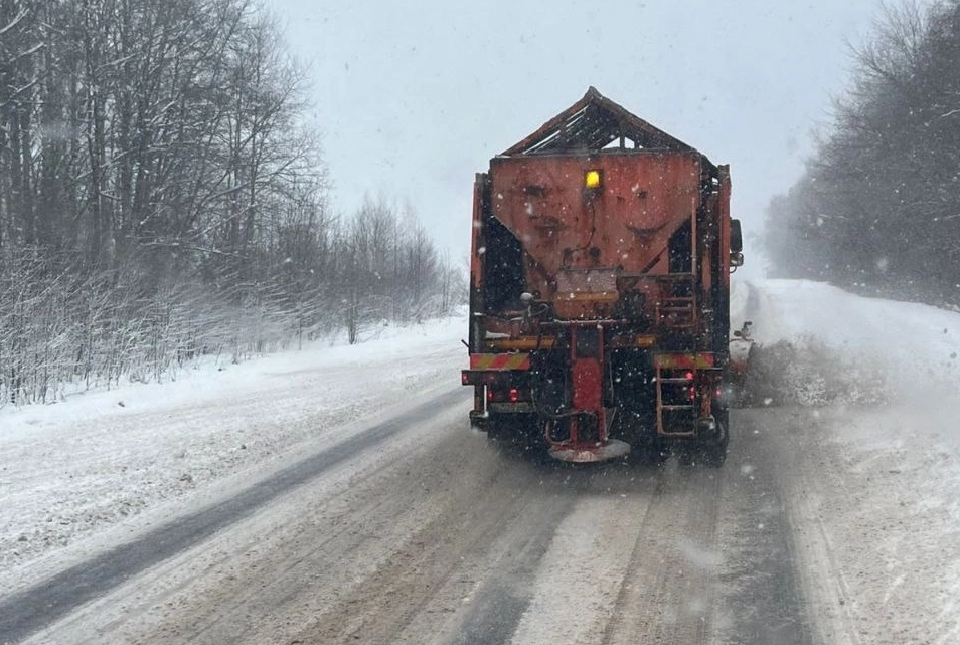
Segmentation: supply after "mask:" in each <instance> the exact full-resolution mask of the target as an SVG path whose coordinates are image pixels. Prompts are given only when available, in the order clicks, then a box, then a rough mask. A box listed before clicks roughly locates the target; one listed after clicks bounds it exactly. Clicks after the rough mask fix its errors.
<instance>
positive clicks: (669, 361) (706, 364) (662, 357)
mask: <svg viewBox="0 0 960 645" xmlns="http://www.w3.org/2000/svg"><path fill="white" fill-rule="evenodd" d="M654 361H655V362H656V366H657V367H659V368H660V369H662V370H707V369H710V368H712V367H713V354H712V353H709V352H698V353H688V354H657V355H656V356H655V357H654Z"/></svg>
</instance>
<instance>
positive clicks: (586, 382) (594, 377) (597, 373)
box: [572, 357, 603, 410]
mask: <svg viewBox="0 0 960 645" xmlns="http://www.w3.org/2000/svg"><path fill="white" fill-rule="evenodd" d="M572 376H573V409H574V410H600V408H601V407H602V403H603V369H602V367H601V365H600V361H599V360H598V359H596V358H576V357H575V358H574V359H573V366H572Z"/></svg>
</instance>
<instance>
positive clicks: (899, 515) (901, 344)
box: [0, 281, 960, 645]
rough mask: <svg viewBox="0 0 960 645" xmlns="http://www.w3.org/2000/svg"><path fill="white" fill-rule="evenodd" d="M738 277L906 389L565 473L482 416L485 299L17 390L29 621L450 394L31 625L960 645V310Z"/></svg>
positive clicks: (12, 550)
mask: <svg viewBox="0 0 960 645" xmlns="http://www.w3.org/2000/svg"><path fill="white" fill-rule="evenodd" d="M735 293H736V298H735V314H734V319H735V321H738V320H742V319H743V318H745V317H749V318H750V319H752V320H754V323H755V327H754V329H755V335H756V336H757V337H758V338H759V339H760V340H761V341H763V342H764V343H766V344H772V343H774V342H775V341H777V340H779V339H781V338H789V339H797V338H799V337H801V336H806V337H807V338H809V337H813V338H815V339H816V341H817V342H818V343H822V344H824V345H825V346H827V347H830V348H833V350H834V351H836V352H837V355H838V360H840V363H839V364H841V365H842V366H850V365H853V366H862V365H867V366H869V367H870V369H871V370H880V371H881V372H882V373H883V374H884V376H885V380H886V384H887V385H886V390H885V395H887V398H888V402H887V403H886V404H885V405H883V406H876V405H864V404H860V403H857V401H856V400H854V401H852V402H850V403H846V404H836V403H835V404H832V405H830V406H827V407H793V408H766V409H753V410H736V411H734V414H733V417H732V425H733V426H734V435H733V439H734V440H733V443H732V444H731V458H730V461H729V462H728V464H727V466H726V467H725V468H724V469H722V470H721V471H711V470H702V469H683V468H680V467H678V466H677V464H676V463H675V462H673V461H670V462H668V463H667V465H666V466H665V467H663V468H652V467H648V466H637V465H632V464H617V465H610V466H607V467H601V468H596V469H588V470H582V469H570V468H557V467H555V466H554V465H552V464H540V463H535V462H534V463H531V462H530V461H529V460H523V459H519V458H517V457H516V456H514V455H511V454H509V453H503V452H498V451H495V450H492V449H491V448H490V447H489V446H487V445H486V443H485V442H484V441H483V437H482V436H477V435H476V434H475V433H472V432H471V431H470V430H469V429H468V428H467V426H466V422H465V414H466V409H467V404H466V403H465V402H464V401H465V398H464V401H461V402H460V403H457V402H456V396H457V395H456V394H449V393H451V392H452V391H456V390H457V388H458V386H457V383H458V380H459V379H458V371H459V369H460V368H461V367H462V366H463V363H464V362H465V351H464V348H463V346H462V345H461V344H460V342H459V338H460V337H461V336H462V335H463V329H464V326H465V322H464V321H463V320H462V319H455V320H452V321H447V322H443V323H429V324H426V325H421V326H417V327H416V328H413V329H410V330H392V329H387V330H384V332H383V334H382V335H381V336H382V337H381V338H380V339H378V340H374V341H370V342H368V343H365V344H363V345H360V346H353V347H349V346H337V347H330V346H324V345H317V346H314V347H312V348H309V349H308V350H304V351H301V352H290V353H285V354H282V355H276V356H271V357H268V358H264V359H260V360H257V361H252V362H250V363H247V364H244V365H240V366H230V367H228V368H227V369H226V370H224V371H215V370H210V371H202V370H201V371H197V372H196V373H193V374H190V375H188V376H187V378H183V379H180V380H179V381H178V382H176V383H171V384H165V385H160V386H131V387H129V388H124V389H122V390H120V391H116V392H108V393H92V394H86V395H83V396H77V397H74V398H72V399H71V400H69V401H67V402H64V403H60V404H57V405H54V406H46V407H43V408H33V409H24V410H12V409H9V408H7V409H2V410H0V564H2V572H0V590H3V591H2V592H0V593H2V594H3V595H2V596H0V624H2V621H3V620H6V619H10V618H11V616H10V615H9V613H10V612H11V611H12V608H14V606H15V605H14V604H13V601H14V600H15V599H16V598H17V597H23V596H22V594H26V593H29V592H30V591H31V590H36V589H37V588H38V585H40V586H42V585H43V584H44V581H45V580H49V579H50V576H52V575H54V574H56V573H58V572H61V571H64V570H66V569H68V568H69V567H71V566H77V565H80V566H81V567H82V566H83V564H84V563H87V564H89V563H91V562H95V561H96V560H95V558H97V557H99V556H102V554H104V553H109V552H114V553H116V549H117V548H118V547H119V545H123V544H136V543H137V540H142V539H143V538H144V536H150V535H151V534H156V532H157V531H161V530H163V529H164V527H169V526H170V525H171V522H173V521H174V520H176V519H177V518H181V519H182V518H189V517H191V516H193V515H195V514H197V513H198V512H199V511H201V509H204V508H206V507H210V506H211V505H213V506H214V507H215V506H216V505H217V504H218V503H220V504H224V503H227V502H229V501H230V500H234V499H236V498H237V496H238V493H242V492H243V491H247V490H250V489H251V488H255V487H256V486H257V485H258V484H261V483H262V482H265V481H270V478H271V477H273V478H276V477H278V476H281V475H282V474H283V473H284V472H289V469H290V468H291V467H292V466H294V465H295V464H298V463H301V462H303V461H304V460H307V461H309V460H310V459H312V458H317V456H318V455H323V454H325V453H326V452H328V451H329V449H330V448H331V447H333V446H336V445H340V446H345V445H348V443H349V442H350V441H351V440H352V439H355V438H359V437H362V436H364V433H366V432H369V430H370V428H375V427H377V426H378V423H380V422H381V421H383V420H388V419H392V418H395V417H396V416H397V415H398V414H399V413H401V412H404V411H409V410H412V409H415V408H416V407H417V406H418V405H421V404H423V403H424V402H425V401H429V400H431V399H434V398H435V397H437V396H441V395H445V393H447V394H449V396H453V397H454V400H453V404H452V405H446V404H445V405H443V406H438V407H437V409H436V413H435V414H434V415H433V417H434V418H432V419H431V420H430V421H429V422H428V421H424V422H423V423H420V424H413V426H411V427H407V426H403V427H400V426H396V431H395V432H394V433H393V434H391V435H390V436H389V437H386V438H384V439H383V441H381V442H378V443H376V445H370V446H366V447H365V448H363V449H358V451H357V452H356V453H351V454H350V455H349V457H346V458H344V460H342V461H340V462H336V463H335V464H333V465H331V466H330V467H329V468H322V469H319V470H317V472H315V473H313V474H311V476H310V477H306V478H305V480H304V481H302V482H299V483H298V484H297V485H295V486H292V487H291V488H290V489H289V490H287V491H286V492H284V493H283V494H282V495H280V496H278V497H275V498H271V499H270V500H269V503H268V502H267V501H264V502H263V503H261V504H259V505H258V506H257V508H256V509H250V510H249V512H245V513H244V514H242V516H238V517H237V518H234V520H232V521H231V522H228V523H227V525H225V526H223V527H219V529H218V530H217V531H215V532H211V533H210V534H208V535H205V536H203V539H202V540H198V541H196V542H191V543H190V544H187V545H184V549H182V550H178V551H177V554H176V555H171V556H170V557H162V558H158V559H157V560H155V561H154V562H153V563H148V564H150V566H149V567H147V568H146V569H143V570H135V571H134V573H136V575H134V576H132V577H131V579H130V580H129V581H127V582H125V583H124V584H119V583H117V584H114V585H112V586H109V588H104V589H103V590H102V592H101V593H99V595H98V596H97V599H96V600H94V601H93V602H91V603H88V604H86V605H84V606H83V607H81V608H79V609H77V610H75V611H74V610H73V608H71V611H64V612H61V613H62V614H63V616H64V620H63V621H62V622H60V623H55V624H51V625H50V626H48V627H47V628H46V629H45V630H42V631H40V632H38V633H37V634H36V635H35V636H34V637H33V638H32V639H31V642H34V643H41V642H42V643H66V642H69V643H81V642H89V643H128V642H131V643H132V642H145V643H182V642H207V643H220V642H227V641H230V642H243V643H273V642H276V643H290V642H301V643H329V642H409V643H425V642H434V643H455V642H464V643H466V642H470V643H480V642H513V643H516V644H517V645H521V644H524V645H528V644H531V643H541V642H542V643H547V642H550V643H553V642H561V641H562V642H591V643H592V642H605V643H611V644H616V643H626V642H636V641H637V640H638V639H643V638H660V639H661V641H660V642H678V643H679V642H684V643H688V642H698V643H747V642H751V643H770V642H783V643H891V644H892V643H903V642H931V643H953V642H960V623H958V620H957V618H956V617H955V616H956V615H957V614H958V613H960V612H958V611H957V610H958V608H957V607H956V602H957V601H956V600H955V599H956V598H957V597H960V564H958V563H960V450H958V446H960V439H958V437H960V432H958V431H957V429H956V423H955V421H954V419H955V418H956V415H957V413H958V412H960V393H958V391H957V387H956V383H957V382H960V381H958V377H960V361H958V360H957V351H960V350H958V347H960V342H958V341H960V315H958V314H955V313H951V312H944V311H940V310H937V309H933V308H930V307H924V306H921V305H910V304H903V303H891V302H889V301H882V300H871V299H865V298H858V297H854V296H851V295H849V294H846V293H844V292H842V291H839V290H836V289H833V288H830V287H826V286H824V285H821V284H815V283H808V282H796V281H758V282H755V283H753V284H751V285H747V284H738V285H737V289H736V291H735ZM807 367H808V371H807V372H802V373H807V374H809V373H810V371H809V370H811V369H812V370H814V371H815V370H816V368H817V366H816V365H814V366H807ZM834 367H835V366H834ZM859 373H860V372H858V371H857V370H856V369H851V371H850V374H851V378H856V376H857V374H859ZM834 376H835V375H834ZM871 386H872V384H871ZM463 394H464V397H465V396H466V393H465V392H464V393H463ZM388 425H389V424H388ZM144 548H149V547H146V546H145V547H144ZM18 594H20V596H18ZM571 606H573V607H576V608H577V610H576V615H577V620H575V621H570V620H566V619H564V616H566V615H567V613H568V612H569V611H570V607H571ZM5 611H6V612H7V615H5V614H4V612H5ZM17 611H18V612H19V613H21V614H22V612H23V610H22V608H20V609H18V610H17ZM58 615H59V614H58ZM54 617H55V616H54V615H51V616H49V618H51V619H52V618H54ZM14 618H16V617H14ZM46 622H47V621H46V620H44V621H41V622H39V623H37V624H36V625H35V627H39V626H41V625H45V624H46ZM29 631H33V629H32V628H31V629H30V630H29ZM16 636H17V638H19V637H20V636H22V634H18V635H16ZM358 639H359V640H358ZM6 640H7V638H5V635H2V634H0V642H5V641H6Z"/></svg>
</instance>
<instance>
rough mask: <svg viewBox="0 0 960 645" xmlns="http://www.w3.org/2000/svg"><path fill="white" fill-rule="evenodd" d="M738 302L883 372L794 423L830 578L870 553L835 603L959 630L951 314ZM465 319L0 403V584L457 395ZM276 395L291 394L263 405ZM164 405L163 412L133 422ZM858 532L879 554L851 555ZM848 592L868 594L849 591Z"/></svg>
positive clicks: (786, 295) (54, 566) (956, 363)
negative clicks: (439, 397)
mask: <svg viewBox="0 0 960 645" xmlns="http://www.w3.org/2000/svg"><path fill="white" fill-rule="evenodd" d="M733 309H734V311H733V318H734V323H735V324H739V323H740V322H741V321H742V320H744V319H745V318H749V319H751V320H753V321H754V336H755V337H756V338H757V339H758V341H760V342H761V343H762V344H764V345H765V346H770V345H773V344H775V343H777V342H778V341H781V340H789V341H791V342H793V343H796V344H797V346H801V347H802V346H805V344H809V343H811V342H813V343H815V344H816V346H817V347H820V348H821V349H822V348H826V349H827V350H828V351H827V355H828V358H830V357H832V358H835V359H836V364H832V365H812V366H807V368H809V369H808V371H807V372H803V371H801V372H800V373H801V374H803V373H807V374H810V373H814V374H815V373H816V371H817V369H820V368H823V369H824V370H829V369H834V370H835V369H836V368H837V365H839V366H840V367H841V369H842V370H844V373H845V374H846V375H847V377H848V378H849V379H853V380H856V379H857V378H859V377H860V374H861V373H870V374H876V373H880V374H882V375H883V399H884V402H883V403H882V404H876V403H865V402H864V401H869V400H870V398H869V397H864V398H861V399H857V398H854V399H853V400H851V401H849V402H846V403H837V402H832V403H831V404H830V405H829V406H826V407H823V408H822V409H821V410H820V411H819V412H818V413H817V415H816V418H818V419H820V420H821V421H822V423H821V424H820V425H818V426H817V427H816V428H797V429H795V431H796V432H804V431H809V434H810V436H811V437H815V438H816V441H818V442H823V443H822V445H824V446H826V447H827V448H828V449H829V455H830V459H829V461H830V464H829V465H830V469H831V471H830V472H831V473H833V474H834V475H835V476H836V478H837V482H838V484H837V486H838V490H836V492H835V494H834V495H832V496H820V497H817V498H816V499H815V501H814V498H813V497H811V498H810V499H809V500H807V501H805V502H804V503H805V504H807V506H806V507H804V508H803V509H801V510H802V512H804V513H809V515H810V516H811V517H814V516H815V517H817V518H818V519H817V521H818V522H821V523H822V525H823V527H824V529H823V530H824V534H825V535H828V536H830V540H832V541H833V543H834V548H835V553H834V555H835V556H836V557H838V558H841V559H844V561H843V563H842V564H843V565H844V566H843V567H842V569H843V570H845V571H848V572H849V571H851V570H855V569H856V567H857V558H866V559H868V560H869V561H868V560H865V561H864V564H863V567H862V570H861V573H863V576H864V577H863V579H860V578H858V579H857V580H846V581H843V580H841V582H840V583H838V584H840V587H841V591H842V590H843V589H844V588H845V589H846V591H845V592H843V594H845V595H843V594H841V597H842V598H846V600H845V601H844V602H847V603H849V605H848V609H849V607H850V606H855V605H856V603H857V602H861V603H862V609H863V612H861V613H863V614H864V615H868V614H869V611H881V612H896V611H899V610H900V608H898V607H897V606H895V605H894V604H893V601H890V603H891V604H889V605H887V604H886V601H884V600H883V599H884V598H885V597H886V598H887V599H890V598H894V597H897V594H894V593H893V590H895V589H899V590H900V592H904V591H907V592H910V593H909V594H908V595H911V596H916V597H918V598H922V599H923V601H924V602H927V603H933V604H934V606H935V607H938V608H942V614H941V618H942V620H941V623H942V624H941V625H939V626H938V627H937V628H936V629H933V630H931V633H932V634H933V637H931V638H930V641H929V642H931V643H938V642H939V643H954V642H960V627H958V623H957V622H956V619H955V618H953V616H955V615H957V614H958V613H960V607H957V606H956V605H957V603H958V602H960V601H958V600H957V598H960V564H958V563H960V550H958V549H960V430H958V428H957V422H956V419H957V416H958V413H960V388H958V385H957V384H958V383H960V359H958V352H960V314H957V313H952V312H947V311H943V310H939V309H936V308H933V307H928V306H923V305H917V304H909V303H897V302H891V301H885V300H880V299H868V298H862V297H857V296H852V295H850V294H847V293H845V292H843V291H841V290H839V289H835V288H832V287H829V286H826V285H823V284H819V283H812V282H804V281H777V280H768V281H761V280H758V281H753V282H749V283H748V282H739V283H738V282H735V291H734V307H733ZM465 330H466V321H465V316H462V315H461V316H459V317H455V318H452V319H450V320H446V321H434V322H429V323H425V324H421V325H416V326H412V327H410V328H407V329H397V328H392V327H386V328H384V329H383V330H382V333H380V334H379V337H378V338H376V339H374V340H369V341H367V342H364V343H362V344H360V345H354V346H349V345H342V344H340V345H331V344H330V343H329V342H326V343H317V344H315V345H313V346H310V347H308V348H306V349H304V350H301V351H289V352H284V353H280V354H276V355H271V356H268V357H264V358H261V359H257V360H251V361H248V362H246V363H244V364H242V365H238V366H228V367H226V368H225V369H222V370H218V369H217V368H210V369H199V368H198V369H197V370H194V371H192V372H190V373H188V374H184V375H183V378H180V379H179V380H178V381H176V382H173V383H168V384H164V385H130V386H127V387H124V388H122V389H120V390H114V391H110V392H92V393H86V394H83V395H77V396H74V397H71V398H70V399H68V400H66V401H63V402H60V403H57V404H55V405H47V406H42V407H29V408H23V409H14V408H11V407H9V406H8V407H7V408H4V409H2V410H0V588H3V589H5V590H7V591H8V592H9V591H15V590H17V589H22V588H24V587H26V586H29V585H31V584H33V583H35V582H37V581H38V580H40V579H42V578H43V577H44V576H45V575H49V574H50V573H51V572H53V571H56V570H58V568H61V567H63V566H64V565H65V564H67V563H72V562H74V561H76V560H77V559H79V558H82V557H84V556H85V555H89V554H90V553H93V552H96V551H97V550H98V549H99V548H101V547H102V546H103V545H105V544H112V543H116V542H117V541H120V540H123V539H125V538H126V537H127V536H129V535H132V534H134V533H136V532H137V531H140V530H143V529H144V528H145V527H148V526H150V525H155V524H157V523H162V522H163V521H165V520H167V519H169V517H171V516H172V515H174V514H177V513H182V512H184V509H185V508H187V507H191V508H195V507H198V506H200V505H202V504H204V503H208V502H209V501H210V500H212V499H216V498H217V496H218V495H224V494H226V493H227V492H229V490H231V487H232V485H233V484H234V483H236V482H237V481H238V480H239V479H240V478H245V477H252V476H254V475H256V474H258V473H263V472H267V471H269V470H270V469H271V468H279V467H281V466H282V465H284V464H288V463H290V461H291V460H293V459H295V458H296V457H297V455H298V454H301V453H302V452H303V451H304V450H307V449H308V448H310V447H314V448H315V446H316V445H317V444H318V442H336V441H340V440H343V439H344V438H346V437H347V436H349V434H350V432H351V431H352V430H356V429H358V428H360V427H362V426H361V425H360V422H362V421H363V420H364V419H369V418H372V417H374V416H376V415H378V414H381V413H384V412H386V411H389V410H390V409H395V408H400V407H403V406H404V405H405V404H407V403H408V402H409V400H410V399H411V398H412V397H413V395H414V394H415V395H416V396H418V397H419V396H420V395H421V394H423V393H425V392H429V391H438V392H439V391H442V390H449V389H450V388H455V387H459V374H458V372H459V370H460V369H461V368H462V367H463V366H464V365H465V364H466V362H467V361H466V350H465V348H464V347H463V345H462V344H461V343H460V339H461V338H462V337H463V336H465ZM831 352H832V353H831ZM832 358H830V360H832ZM818 360H821V361H822V360H823V358H822V356H821V357H819V358H818ZM860 368H863V369H864V372H861V371H860ZM865 387H870V388H873V387H877V385H876V384H875V383H873V382H872V381H871V382H870V383H869V384H867V385H865ZM281 392H282V394H283V397H284V398H285V399H287V400H290V401H292V402H294V403H295V404H294V405H290V404H287V405H285V406H283V407H282V408H280V406H277V405H276V404H275V401H276V400H277V399H278V398H279V395H280V393H281ZM158 412H162V413H163V415H164V418H166V419H167V422H165V423H163V424H162V425H159V426H158V425H157V424H156V422H155V421H154V422H153V423H151V424H150V425H146V424H143V423H140V419H141V418H143V417H144V416H145V415H146V414H147V413H150V415H151V418H152V419H156V418H157V413H158ZM818 445H821V444H818ZM731 448H732V450H736V446H735V445H733V446H732V447H731ZM814 483H815V482H814ZM844 483H849V484H851V485H853V484H856V486H857V488H856V490H852V491H846V490H841V489H839V487H841V486H843V485H844ZM802 494H803V492H802V491H798V495H802ZM884 532H885V533H884ZM881 534H882V535H884V536H886V537H885V539H883V540H879V541H878V540H877V539H876V536H877V535H881ZM864 543H869V544H873V545H874V546H876V547H877V548H876V549H874V548H871V549H869V550H868V551H869V552H868V553H864V549H863V548H862V546H861V545H862V544H864ZM919 545H923V548H918V547H919ZM803 548H804V547H803V545H800V550H801V552H802V551H803ZM807 556H808V557H810V558H814V559H815V558H816V553H813V552H812V551H811V553H810V554H807ZM877 558H880V559H882V565H878V564H877ZM888 588H889V591H888V592H885V591H884V590H887V589H888ZM858 589H861V590H863V589H866V590H869V591H870V593H869V594H867V593H865V594H864V595H863V597H862V598H859V599H858V598H857V597H856V596H857V594H856V590H858ZM913 592H915V593H913ZM898 593H899V592H898ZM868 603H873V604H872V605H870V606H867V604H868ZM841 604H843V603H841ZM873 605H876V606H873ZM868 610H869V611H868ZM851 611H852V610H851ZM841 613H843V612H841ZM844 615H848V619H850V620H852V618H849V615H852V614H850V612H849V611H848V612H847V614H844ZM842 618H843V616H839V615H838V617H837V620H841V619H842ZM865 629H867V630H868V626H867V627H865ZM919 629H922V627H920V628H919ZM868 631H869V630H868ZM865 633H867V632H865ZM865 638H866V637H865ZM863 642H871V641H870V640H869V639H868V638H867V639H866V640H864V641H863Z"/></svg>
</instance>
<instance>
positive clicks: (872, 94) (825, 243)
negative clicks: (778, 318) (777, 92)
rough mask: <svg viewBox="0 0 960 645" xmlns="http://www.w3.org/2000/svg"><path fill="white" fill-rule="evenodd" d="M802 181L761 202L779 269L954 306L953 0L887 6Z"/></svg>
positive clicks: (957, 16)
mask: <svg viewBox="0 0 960 645" xmlns="http://www.w3.org/2000/svg"><path fill="white" fill-rule="evenodd" d="M853 63H854V66H853V76H852V83H851V85H850V87H849V89H848V90H847V92H846V93H845V94H844V95H843V96H842V97H840V98H839V99H837V101H836V103H835V121H834V123H833V124H832V126H831V127H830V128H829V130H828V131H827V132H826V133H825V134H822V135H821V136H820V137H819V140H818V145H817V149H816V153H815V154H814V156H813V158H812V159H811V160H810V161H809V163H808V165H807V170H806V173H805V175H804V176H803V177H802V179H801V180H800V181H799V182H798V183H797V184H796V185H795V186H793V188H792V189H791V190H790V191H789V192H788V193H787V194H785V195H780V196H777V197H776V198H774V199H773V200H772V201H771V203H770V206H769V208H768V210H767V220H766V228H765V238H766V239H765V242H766V246H767V249H768V252H769V253H770V255H771V257H772V261H773V271H774V273H775V275H778V276H791V277H807V278H813V279H818V280H826V281H830V282H833V283H836V284H839V285H843V286H848V287H850V286H853V287H859V288H861V289H868V290H871V291H874V292H878V293H884V294H887V295H892V296H895V297H903V298H910V299H918V300H923V301H926V302H931V303H935V304H960V261H958V260H960V0H941V1H937V2H933V3H931V4H928V5H926V6H921V5H918V4H916V3H906V4H904V5H902V6H899V7H893V6H888V7H886V10H885V14H884V17H883V19H882V20H881V21H880V22H878V23H877V25H876V27H875V30H874V33H873V35H872V38H871V39H870V40H869V42H867V43H866V44H865V45H863V46H861V47H859V48H858V49H855V50H854V51H853Z"/></svg>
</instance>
